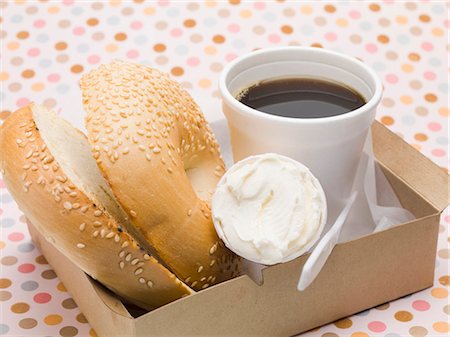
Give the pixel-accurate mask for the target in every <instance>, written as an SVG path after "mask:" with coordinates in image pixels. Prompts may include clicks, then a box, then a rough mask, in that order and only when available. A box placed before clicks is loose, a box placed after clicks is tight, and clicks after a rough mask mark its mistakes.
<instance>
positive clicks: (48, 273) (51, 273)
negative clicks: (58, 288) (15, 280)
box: [41, 269, 56, 280]
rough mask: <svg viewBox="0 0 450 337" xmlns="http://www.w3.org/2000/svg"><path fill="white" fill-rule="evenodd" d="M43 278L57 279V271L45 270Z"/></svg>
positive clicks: (42, 274)
mask: <svg viewBox="0 0 450 337" xmlns="http://www.w3.org/2000/svg"><path fill="white" fill-rule="evenodd" d="M41 276H42V278H44V279H46V280H51V279H54V278H56V274H55V271H54V270H53V269H48V270H44V271H43V272H42V273H41Z"/></svg>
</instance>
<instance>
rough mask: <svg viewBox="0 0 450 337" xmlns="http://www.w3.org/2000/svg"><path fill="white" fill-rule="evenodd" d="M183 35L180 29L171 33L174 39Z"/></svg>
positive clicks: (175, 29)
mask: <svg viewBox="0 0 450 337" xmlns="http://www.w3.org/2000/svg"><path fill="white" fill-rule="evenodd" d="M181 34H183V31H182V30H181V29H180V28H174V29H172V30H171V31H170V35H172V36H173V37H179V36H181Z"/></svg>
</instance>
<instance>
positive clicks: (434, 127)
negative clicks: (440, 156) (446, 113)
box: [428, 122, 442, 131]
mask: <svg viewBox="0 0 450 337" xmlns="http://www.w3.org/2000/svg"><path fill="white" fill-rule="evenodd" d="M428 129H430V130H431V131H440V130H441V129H442V126H441V124H439V123H436V122H430V123H428Z"/></svg>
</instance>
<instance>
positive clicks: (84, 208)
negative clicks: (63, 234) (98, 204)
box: [80, 206, 89, 213]
mask: <svg viewBox="0 0 450 337" xmlns="http://www.w3.org/2000/svg"><path fill="white" fill-rule="evenodd" d="M88 208H89V206H83V207H81V209H80V211H81V213H86V211H87V210H88Z"/></svg>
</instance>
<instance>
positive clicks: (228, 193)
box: [212, 153, 327, 265]
mask: <svg viewBox="0 0 450 337" xmlns="http://www.w3.org/2000/svg"><path fill="white" fill-rule="evenodd" d="M212 215H213V221H214V226H215V228H216V231H217V233H218V235H219V236H220V238H221V239H222V240H223V241H224V243H225V245H226V246H227V247H228V248H229V249H231V250H232V251H234V252H235V253H236V254H238V255H240V256H242V257H244V258H245V259H247V260H250V261H254V262H258V263H262V264H267V265H272V264H276V263H280V262H287V261H290V260H292V259H294V258H296V257H298V256H300V255H302V254H304V253H305V252H307V251H308V250H309V249H310V248H311V247H312V246H313V245H314V243H315V242H316V241H317V240H318V239H319V236H320V234H321V232H322V230H323V227H324V224H325V222H326V217H327V206H326V199H325V194H324V192H323V189H322V187H321V185H320V183H319V181H318V180H317V179H316V178H315V177H314V176H313V174H312V173H311V172H310V171H309V169H308V168H307V167H305V166H304V165H302V164H300V163H299V162H297V161H295V160H293V159H290V158H288V157H285V156H281V155H278V154H273V153H268V154H262V155H257V156H252V157H248V158H245V159H244V160H242V161H240V162H238V163H236V164H235V165H233V166H232V167H231V168H230V169H229V170H228V171H227V172H226V173H225V175H224V176H223V177H222V179H221V180H220V181H219V183H218V185H217V188H216V191H215V193H214V196H213V199H212Z"/></svg>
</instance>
